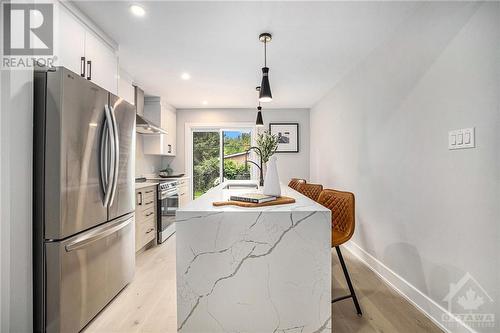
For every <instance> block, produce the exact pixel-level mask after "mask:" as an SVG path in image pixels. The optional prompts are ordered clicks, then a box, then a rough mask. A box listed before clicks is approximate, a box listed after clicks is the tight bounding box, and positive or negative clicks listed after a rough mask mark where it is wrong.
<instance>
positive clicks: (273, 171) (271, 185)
mask: <svg viewBox="0 0 500 333" xmlns="http://www.w3.org/2000/svg"><path fill="white" fill-rule="evenodd" d="M276 160H277V159H276V156H271V157H270V158H269V161H268V162H267V170H266V179H265V180H264V190H263V193H264V194H265V195H273V196H275V197H279V196H281V186H280V178H279V176H278V166H277V165H276Z"/></svg>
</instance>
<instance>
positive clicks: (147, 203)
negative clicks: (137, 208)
mask: <svg viewBox="0 0 500 333" xmlns="http://www.w3.org/2000/svg"><path fill="white" fill-rule="evenodd" d="M153 202H154V201H148V202H146V203H145V204H144V206H147V205H150V204H152V203H153Z"/></svg>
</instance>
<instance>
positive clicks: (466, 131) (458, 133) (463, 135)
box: [448, 127, 476, 150]
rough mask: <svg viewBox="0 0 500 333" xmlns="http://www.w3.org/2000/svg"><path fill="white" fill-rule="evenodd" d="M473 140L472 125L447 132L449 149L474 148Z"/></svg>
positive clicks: (473, 130)
mask: <svg viewBox="0 0 500 333" xmlns="http://www.w3.org/2000/svg"><path fill="white" fill-rule="evenodd" d="M475 141H476V140H475V129H474V127H470V128H462V129H458V130H453V131H449V132H448V149H449V150H455V149H466V148H475V147H476V142H475Z"/></svg>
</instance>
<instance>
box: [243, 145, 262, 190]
mask: <svg viewBox="0 0 500 333" xmlns="http://www.w3.org/2000/svg"><path fill="white" fill-rule="evenodd" d="M252 149H255V150H257V151H258V152H259V158H260V166H259V165H257V163H255V162H254V161H249V160H248V153H249V152H250V150H252ZM248 163H252V164H253V165H255V166H256V167H257V168H259V171H260V182H259V186H264V175H263V174H262V150H260V148H259V147H250V148H248V149H247V151H246V154H245V167H246V166H247V165H248Z"/></svg>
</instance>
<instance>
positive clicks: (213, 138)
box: [193, 132, 220, 198]
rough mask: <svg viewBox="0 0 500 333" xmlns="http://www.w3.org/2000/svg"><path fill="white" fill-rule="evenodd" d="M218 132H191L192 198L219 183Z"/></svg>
mask: <svg viewBox="0 0 500 333" xmlns="http://www.w3.org/2000/svg"><path fill="white" fill-rule="evenodd" d="M219 155H220V135H219V132H193V186H194V188H193V196H194V198H197V197H199V196H200V195H202V194H203V193H205V192H206V191H208V190H209V189H211V188H212V187H214V186H217V185H218V184H219V183H220V156H219Z"/></svg>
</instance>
